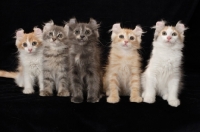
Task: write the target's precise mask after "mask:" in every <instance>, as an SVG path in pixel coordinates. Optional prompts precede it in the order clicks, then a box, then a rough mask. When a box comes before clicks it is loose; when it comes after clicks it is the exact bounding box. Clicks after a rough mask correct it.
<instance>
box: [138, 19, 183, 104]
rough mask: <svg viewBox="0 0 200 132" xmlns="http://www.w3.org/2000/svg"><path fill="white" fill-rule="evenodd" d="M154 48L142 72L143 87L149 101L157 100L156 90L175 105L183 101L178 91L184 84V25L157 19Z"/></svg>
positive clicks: (144, 95)
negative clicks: (182, 64) (182, 78)
mask: <svg viewBox="0 0 200 132" xmlns="http://www.w3.org/2000/svg"><path fill="white" fill-rule="evenodd" d="M154 28H155V29H156V30H155V34H154V41H153V51H152V55H151V58H150V61H149V64H148V66H147V69H146V70H145V72H144V73H143V74H142V88H143V94H142V97H143V98H144V99H143V101H144V102H146V103H154V102H155V97H156V94H157V95H160V96H161V97H162V98H163V99H164V100H167V101H168V104H169V105H171V106H174V107H177V106H178V105H180V100H179V99H178V92H179V90H180V84H181V77H182V73H181V60H182V56H183V55H182V48H183V47H184V44H183V41H184V30H186V28H185V26H184V25H183V24H181V23H180V22H178V23H177V24H176V26H175V27H172V26H165V22H164V21H158V22H157V23H156V26H155V27H154Z"/></svg>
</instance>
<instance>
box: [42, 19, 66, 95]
mask: <svg viewBox="0 0 200 132" xmlns="http://www.w3.org/2000/svg"><path fill="white" fill-rule="evenodd" d="M67 31H68V27H67V26H65V27H64V28H63V27H61V26H57V25H54V23H53V21H50V22H48V23H46V24H45V26H44V28H43V44H44V51H43V76H44V89H43V90H41V91H40V96H51V95H53V89H54V88H55V89H56V90H57V96H69V90H68V88H69V78H68V71H69V67H68V44H67Z"/></svg>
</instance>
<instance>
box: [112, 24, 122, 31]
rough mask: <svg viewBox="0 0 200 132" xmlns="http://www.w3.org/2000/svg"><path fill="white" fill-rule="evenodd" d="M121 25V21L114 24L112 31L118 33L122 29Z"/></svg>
mask: <svg viewBox="0 0 200 132" xmlns="http://www.w3.org/2000/svg"><path fill="white" fill-rule="evenodd" d="M121 29H122V28H121V26H120V23H116V24H114V25H113V26H112V29H111V30H110V31H112V32H113V33H118V32H120V30H121Z"/></svg>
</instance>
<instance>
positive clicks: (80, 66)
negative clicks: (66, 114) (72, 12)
mask: <svg viewBox="0 0 200 132" xmlns="http://www.w3.org/2000/svg"><path fill="white" fill-rule="evenodd" d="M66 25H68V26H69V43H70V46H71V47H70V50H69V58H70V59H69V60H70V77H71V79H70V82H71V83H70V84H71V92H72V97H71V102H74V103H81V102H82V101H83V94H84V92H87V102H92V103H95V102H98V101H99V91H100V51H99V48H98V41H99V40H98V37H99V33H98V27H99V25H98V24H97V22H96V21H95V20H94V19H90V22H89V23H77V21H76V19H75V18H72V19H70V20H69V22H68V23H67V24H66Z"/></svg>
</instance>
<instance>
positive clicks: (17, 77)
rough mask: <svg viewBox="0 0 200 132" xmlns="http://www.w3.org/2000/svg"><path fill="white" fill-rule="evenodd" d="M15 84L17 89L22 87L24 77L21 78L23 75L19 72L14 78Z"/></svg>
mask: <svg viewBox="0 0 200 132" xmlns="http://www.w3.org/2000/svg"><path fill="white" fill-rule="evenodd" d="M15 83H16V84H17V85H18V86H19V87H24V77H23V74H22V73H21V72H20V73H19V74H18V75H17V76H16V78H15Z"/></svg>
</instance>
